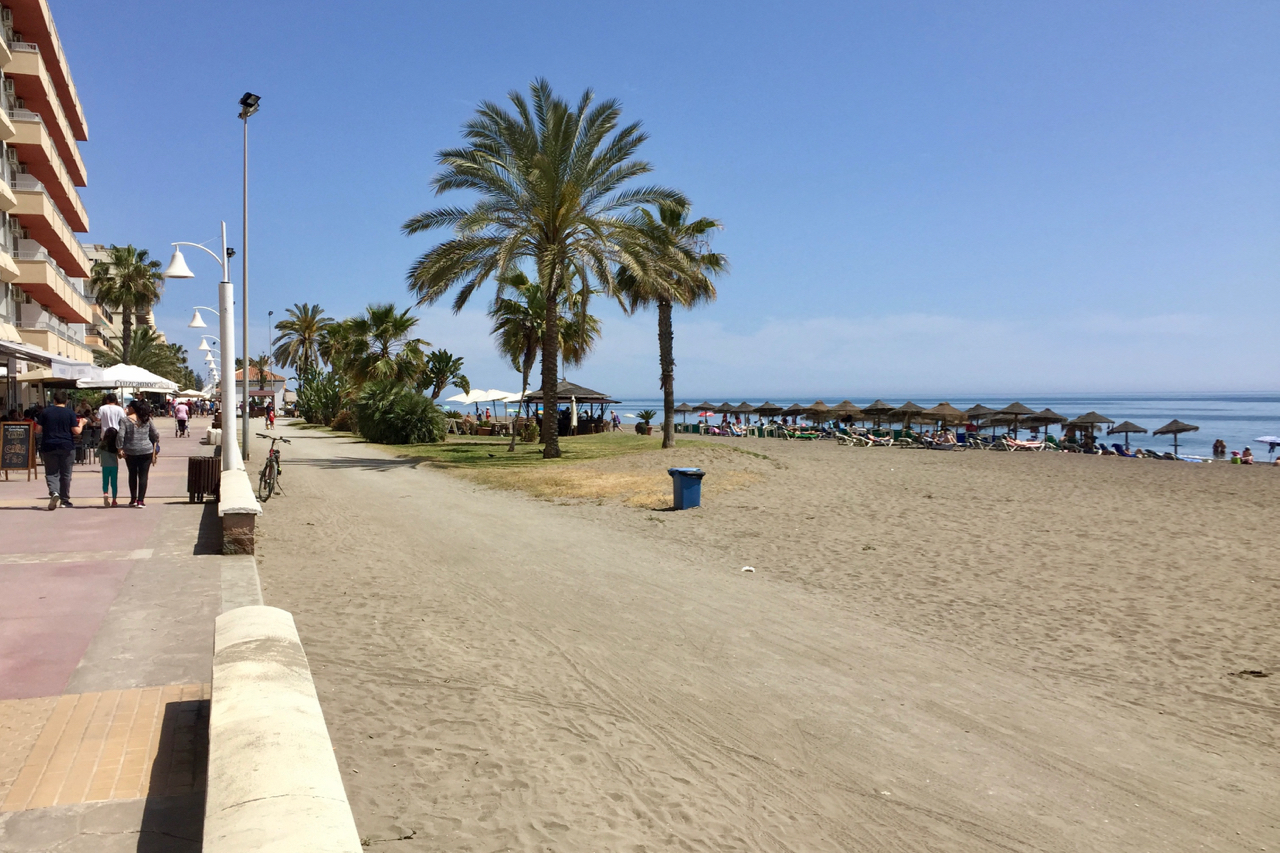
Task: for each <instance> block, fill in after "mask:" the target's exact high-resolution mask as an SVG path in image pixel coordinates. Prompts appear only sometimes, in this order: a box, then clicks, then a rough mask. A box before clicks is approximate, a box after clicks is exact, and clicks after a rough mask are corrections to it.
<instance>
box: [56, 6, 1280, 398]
mask: <svg viewBox="0 0 1280 853" xmlns="http://www.w3.org/2000/svg"><path fill="white" fill-rule="evenodd" d="M51 5H52V8H53V12H54V15H55V19H56V21H57V23H58V27H59V30H60V33H61V35H62V38H63V42H64V45H65V47H66V51H67V55H68V59H69V61H70V63H71V68H72V73H73V76H74V77H75V80H76V84H77V86H78V88H79V91H80V96H81V99H82V102H83V104H84V109H85V113H86V115H87V117H88V121H89V132H90V141H89V142H87V143H85V144H84V145H83V146H82V151H83V154H84V157H85V160H86V164H87V167H88V170H89V186H88V187H87V188H86V189H85V190H84V198H85V203H86V205H87V208H88V210H89V215H90V219H91V224H92V226H93V230H92V232H91V233H90V234H89V238H90V239H91V240H92V241H95V242H104V243H113V242H114V243H120V244H123V243H130V242H131V243H133V244H135V245H138V246H141V247H146V248H148V249H150V250H151V251H152V253H153V255H155V256H157V257H160V258H161V259H162V260H165V261H167V259H168V255H169V247H168V244H169V243H170V242H171V241H174V240H192V241H202V240H206V239H213V238H215V237H216V235H217V228H218V220H219V219H222V218H225V219H226V220H227V224H228V229H229V231H230V233H231V234H233V235H235V236H234V237H233V238H232V239H231V242H232V245H234V246H237V247H239V244H240V238H239V231H240V132H241V128H240V124H239V122H238V121H237V120H236V112H237V106H236V101H237V99H238V98H239V97H240V95H241V93H243V92H244V91H246V90H252V91H254V92H257V93H258V94H260V95H261V96H262V109H261V113H260V114H259V115H258V116H255V117H254V118H253V119H252V120H251V127H250V132H251V190H250V205H251V207H250V225H251V233H250V245H249V251H250V287H251V292H250V306H249V307H250V315H251V316H250V320H251V339H252V342H253V350H254V351H255V352H260V351H262V350H263V349H264V348H265V345H266V336H267V331H266V327H267V318H266V312H267V311H268V310H269V309H274V310H275V312H276V319H279V318H280V316H281V314H282V313H283V311H284V309H285V308H287V307H288V306H290V305H292V304H294V303H295V302H303V301H309V302H319V303H321V304H322V305H323V306H324V307H325V308H326V309H327V310H328V312H329V313H330V314H331V315H333V316H345V315H347V314H350V313H354V312H356V311H358V310H360V309H361V308H362V306H364V305H365V304H367V303H369V302H371V301H394V302H396V303H398V304H401V305H405V304H408V303H409V302H410V297H409V295H408V293H407V290H406V288H405V285H404V277H405V273H406V271H407V269H408V268H409V265H410V264H411V262H412V261H413V259H414V258H415V257H416V256H417V255H418V254H420V253H421V252H423V251H425V250H426V248H428V246H429V245H430V241H431V240H432V239H433V238H430V237H415V238H407V237H404V236H401V234H400V233H399V230H398V229H399V226H400V224H401V223H402V222H403V221H404V220H405V219H406V218H408V217H409V216H411V215H413V214H415V213H417V212H419V211H421V210H424V209H427V208H430V207H433V206H436V205H437V204H440V203H442V202H443V203H452V202H455V201H460V200H461V199H454V198H450V197H448V196H446V197H445V198H444V199H437V198H436V197H434V196H433V195H432V194H431V191H430V189H429V180H430V178H431V176H432V174H433V173H434V154H435V152H436V151H438V150H439V149H441V148H443V147H448V146H452V145H455V144H457V142H458V140H459V133H458V131H459V128H460V126H461V124H462V123H463V122H464V121H465V120H466V119H467V118H468V117H469V116H470V115H471V114H472V112H473V110H474V108H475V105H476V104H477V103H478V102H479V101H480V100H482V99H500V98H502V97H504V96H505V94H506V92H508V91H509V90H511V89H513V88H523V87H525V86H527V84H528V82H529V81H530V80H531V79H533V78H534V77H537V76H546V77H547V78H549V79H550V80H551V82H552V84H553V85H554V86H555V87H556V88H557V90H558V91H560V92H561V93H562V94H564V95H565V96H568V97H571V98H576V96H577V95H578V94H579V93H580V92H581V90H582V89H583V88H585V87H588V86H590V87H592V88H594V89H595V90H596V92H597V93H598V94H599V95H601V96H613V97H617V98H620V99H621V100H622V102H623V109H624V117H625V118H627V119H638V120H641V121H643V123H644V126H645V128H646V129H647V130H648V131H649V132H650V134H651V135H652V138H651V140H650V141H649V142H648V143H647V144H646V145H645V146H644V148H643V149H642V154H643V155H644V156H645V157H647V159H649V160H650V161H652V163H653V164H654V166H655V174H654V178H655V180H657V181H660V182H662V183H666V184H670V185H673V186H676V187H679V188H680V189H682V190H684V191H685V192H686V193H687V194H688V195H689V196H690V197H691V198H692V199H693V201H694V205H695V211H696V212H697V213H698V214H700V215H706V216H712V217H714V218H717V219H720V220H721V221H722V222H723V223H724V226H725V227H724V230H723V232H721V234H720V235H719V236H718V237H717V242H716V248H718V249H719V250H721V251H723V252H725V253H726V254H728V256H729V258H730V261H731V263H732V265H733V270H732V273H731V274H730V275H729V276H727V277H726V278H724V279H723V280H722V281H721V283H720V298H719V300H718V301H717V302H716V303H714V304H713V305H711V306H710V307H707V308H704V309H700V310H698V311H697V312H694V313H688V314H684V315H682V316H678V317H677V326H676V333H677V338H676V358H677V363H678V367H677V375H676V378H677V395H678V396H679V397H681V398H683V397H690V398H692V397H697V398H699V399H701V398H702V397H704V396H706V397H714V398H716V399H719V398H722V397H734V398H735V399H737V398H742V397H746V398H751V397H759V396H764V395H772V396H789V395H795V396H806V395H809V394H813V395H818V394H823V395H837V398H843V397H850V398H852V399H854V400H860V399H862V398H864V397H865V398H868V399H869V398H871V397H875V396H882V395H885V394H890V395H892V394H911V393H913V392H918V391H929V392H933V393H942V394H950V395H952V396H961V395H964V394H974V393H983V392H989V393H1002V392H1007V393H1046V392H1066V391H1077V392H1090V391H1093V392H1124V391H1179V390H1182V391H1192V390H1203V391H1218V390H1222V391H1225V390H1274V389H1276V388H1277V387H1278V384H1277V381H1276V373H1275V370H1274V367H1273V366H1274V365H1276V364H1277V363H1280V358H1278V357H1280V343H1277V341H1278V338H1277V336H1276V334H1275V333H1274V326H1275V322H1276V321H1275V319H1274V317H1273V316H1272V313H1273V312H1274V311H1275V310H1276V306H1275V305H1274V303H1273V296H1274V294H1275V293H1276V292H1277V288H1276V284H1277V271H1278V270H1280V92H1278V85H1280V83H1278V81H1280V51H1277V50H1276V48H1275V46H1276V45H1277V44H1280V5H1278V4H1275V3H1269V2H1253V3H1229V2H1224V3H1198V2H1197V3H1173V2H1159V3H1139V2H1127V3H1123V4H1117V3H1113V2H1099V3H1085V2H1080V3H1069V4H1064V3H1039V2H1005V3H1002V2H983V3H956V2H945V3H944V2H937V3H909V2H895V3H850V2H840V3H798V4H796V3H793V4H773V3H769V4H764V3H750V2H735V3H728V2H725V3H699V4H689V3H664V2H650V3H645V4H634V3H631V4H621V3H603V2H596V3H554V4H539V5H537V6H530V5H529V4H527V3H508V2H489V3H485V4H481V5H476V4H469V3H424V2H414V3H409V2H404V3H393V2H374V3H364V4H352V3H350V2H347V3H327V2H306V3H301V2H299V3H294V2H276V0H273V2H269V3H262V2H258V3H241V2H223V3H218V4H204V3H201V4H196V3H160V2H133V3H124V4H122V3H102V2H98V0H94V2H90V0H51ZM189 262H190V263H191V264H192V267H193V269H195V270H196V271H197V273H200V274H202V277H201V278H198V279H196V280H195V281H194V282H178V281H175V282H171V283H170V284H169V286H168V289H167V291H166V295H165V298H164V300H163V302H162V304H161V306H160V308H159V309H158V311H157V317H158V320H159V322H160V325H161V327H162V328H163V329H165V331H166V332H168V333H169V334H170V336H171V338H172V339H174V340H179V341H182V342H184V343H187V344H188V346H189V347H190V348H194V345H195V344H196V343H197V342H198V338H195V337H193V336H190V335H188V330H187V329H186V328H185V326H186V322H187V320H188V319H189V317H190V306H191V305H193V304H197V303H199V304H211V303H212V301H213V300H214V299H215V298H216V297H215V293H214V291H215V286H214V285H215V282H216V278H217V276H216V268H215V266H214V264H213V262H212V260H211V259H209V258H207V257H205V256H201V258H197V257H196V256H195V255H189ZM233 278H234V279H235V281H236V282H237V283H238V282H239V279H240V276H239V271H238V263H237V265H236V272H235V275H234V276H233ZM490 293H491V291H490ZM490 293H486V294H484V297H485V298H487V297H488V296H489V295H490ZM483 307H484V305H483V302H481V303H479V304H476V305H475V307H474V309H468V310H466V311H464V312H463V313H462V314H460V315H457V316H455V315H453V314H451V313H450V312H449V310H448V309H447V308H444V307H441V308H431V309H423V310H422V311H421V312H420V314H421V317H422V324H421V331H422V336H423V337H425V338H426V339H427V340H429V341H431V342H432V343H433V344H436V345H442V346H445V347H447V348H448V349H449V350H451V351H452V352H454V353H456V354H460V355H462V356H463V357H464V358H465V360H466V364H467V371H466V372H467V373H468V375H469V376H470V377H471V379H472V382H473V383H474V384H476V385H480V386H483V387H500V388H510V387H513V386H516V385H518V382H519V379H518V376H516V375H515V374H514V373H513V372H512V371H511V370H510V369H509V368H508V367H507V366H506V365H504V364H503V363H502V362H501V360H500V359H499V358H498V357H497V356H496V354H495V352H494V349H493V346H492V343H491V341H490V339H489V337H488V334H487V325H486V321H485V318H484V316H483ZM599 307H600V309H601V310H600V314H601V315H602V317H603V318H604V321H605V326H604V328H605V336H604V340H603V341H602V343H601V344H600V346H599V349H598V352H597V354H596V355H594V356H593V357H592V359H591V360H590V361H588V362H587V364H586V365H585V366H584V367H582V368H581V369H580V370H578V371H576V372H574V374H573V375H572V378H574V379H576V380H577V381H580V382H582V383H583V384H586V385H590V386H592V387H597V388H601V389H602V390H607V391H609V392H611V393H614V394H617V395H624V396H629V397H637V396H643V397H650V396H655V395H656V394H657V375H658V369H657V340H656V318H655V316H654V315H653V314H647V315H640V316H638V317H635V318H625V317H623V316H622V315H621V313H620V312H619V311H617V310H616V309H615V308H610V307H607V306H605V304H604V303H603V302H601V303H600V306H599Z"/></svg>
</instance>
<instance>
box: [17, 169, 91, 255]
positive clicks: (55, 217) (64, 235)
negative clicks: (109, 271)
mask: <svg viewBox="0 0 1280 853" xmlns="http://www.w3.org/2000/svg"><path fill="white" fill-rule="evenodd" d="M9 186H10V187H12V188H13V194H14V197H15V198H16V199H17V200H18V203H17V205H16V206H15V207H14V208H13V210H11V211H10V212H9V215H10V216H16V217H17V218H18V221H19V222H21V223H22V227H23V228H25V229H27V231H28V232H30V234H31V239H32V240H35V241H36V242H37V243H39V244H40V245H41V246H43V247H44V249H45V251H47V252H48V253H49V255H50V256H51V257H52V258H53V259H54V261H55V262H57V263H58V265H59V266H61V267H62V268H63V269H64V270H66V273H67V275H71V276H74V277H76V278H88V277H89V276H90V274H91V273H90V271H91V270H92V269H93V263H92V262H91V261H90V260H89V256H88V255H86V254H85V251H84V247H83V246H81V245H80V241H79V240H77V239H76V235H75V232H73V231H72V229H71V225H70V224H69V223H68V222H67V220H65V219H63V218H62V213H60V212H59V211H58V207H57V205H55V204H54V203H53V199H51V198H50V197H49V194H48V193H47V192H45V189H44V185H43V184H42V183H40V182H39V181H37V180H36V179H35V178H33V177H32V176H31V175H25V174H19V175H13V176H12V177H11V179H10V181H9Z"/></svg>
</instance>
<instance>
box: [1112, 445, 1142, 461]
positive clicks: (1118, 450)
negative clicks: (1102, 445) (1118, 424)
mask: <svg viewBox="0 0 1280 853" xmlns="http://www.w3.org/2000/svg"><path fill="white" fill-rule="evenodd" d="M1111 447H1112V449H1113V450H1115V452H1116V456H1123V457H1125V458H1126V459H1137V458H1138V454H1137V453H1130V452H1129V451H1127V450H1125V449H1124V445H1123V444H1113V445H1111Z"/></svg>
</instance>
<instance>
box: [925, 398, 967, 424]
mask: <svg viewBox="0 0 1280 853" xmlns="http://www.w3.org/2000/svg"><path fill="white" fill-rule="evenodd" d="M920 417H921V419H923V420H931V421H941V422H942V423H952V424H958V423H963V422H964V420H965V413H964V412H962V411H960V410H959V409H957V408H956V407H955V406H953V405H951V404H950V403H947V402H942V403H939V404H938V405H936V406H933V407H932V408H929V409H925V410H924V411H923V412H921V413H920Z"/></svg>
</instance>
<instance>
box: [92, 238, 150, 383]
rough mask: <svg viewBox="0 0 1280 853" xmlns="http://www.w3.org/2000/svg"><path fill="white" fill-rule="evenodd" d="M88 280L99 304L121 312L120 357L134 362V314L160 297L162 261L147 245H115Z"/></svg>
mask: <svg viewBox="0 0 1280 853" xmlns="http://www.w3.org/2000/svg"><path fill="white" fill-rule="evenodd" d="M89 283H90V284H91V285H93V287H94V288H95V291H96V293H97V296H96V297H95V298H96V299H97V301H98V304H99V305H101V306H102V307H103V308H106V309H107V310H108V311H119V312H120V314H121V317H120V360H121V361H123V362H124V363H125V364H133V363H134V362H133V361H132V359H131V355H132V352H133V318H134V315H135V314H145V313H146V312H147V311H149V310H150V309H151V307H152V306H154V305H155V304H156V303H157V302H159V301H160V294H161V293H162V292H163V291H164V278H163V277H162V276H161V275H160V262H159V261H153V260H151V259H150V257H148V255H147V250H146V249H135V248H134V247H133V246H114V245H113V246H112V247H111V248H109V249H108V250H107V260H105V261H98V262H97V263H96V264H94V265H93V269H91V270H90V273H89Z"/></svg>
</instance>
